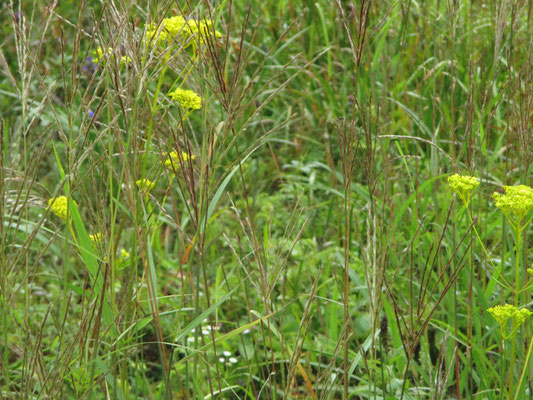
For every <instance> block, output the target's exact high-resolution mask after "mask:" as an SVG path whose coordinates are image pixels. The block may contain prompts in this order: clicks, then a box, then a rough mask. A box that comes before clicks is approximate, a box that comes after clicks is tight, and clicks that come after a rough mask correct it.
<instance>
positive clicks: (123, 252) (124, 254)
mask: <svg viewBox="0 0 533 400" xmlns="http://www.w3.org/2000/svg"><path fill="white" fill-rule="evenodd" d="M126 258H130V253H129V252H128V251H127V250H126V249H120V257H119V261H124V260H126Z"/></svg>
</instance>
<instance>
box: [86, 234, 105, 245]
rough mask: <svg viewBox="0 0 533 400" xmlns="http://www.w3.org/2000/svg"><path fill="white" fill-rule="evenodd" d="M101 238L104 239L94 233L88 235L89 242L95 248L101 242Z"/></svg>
mask: <svg viewBox="0 0 533 400" xmlns="http://www.w3.org/2000/svg"><path fill="white" fill-rule="evenodd" d="M103 238H104V237H103V235H102V234H101V233H94V234H91V235H89V239H91V242H93V245H95V246H98V245H99V244H100V243H101V242H102V240H103Z"/></svg>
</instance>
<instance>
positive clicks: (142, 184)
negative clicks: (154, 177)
mask: <svg viewBox="0 0 533 400" xmlns="http://www.w3.org/2000/svg"><path fill="white" fill-rule="evenodd" d="M135 184H136V185H137V187H138V188H139V189H140V190H141V191H142V192H143V193H148V192H149V191H150V190H152V189H153V188H154V186H155V183H154V182H152V181H151V180H149V179H139V180H138V181H136V182H135Z"/></svg>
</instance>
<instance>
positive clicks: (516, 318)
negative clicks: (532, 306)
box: [487, 304, 533, 339]
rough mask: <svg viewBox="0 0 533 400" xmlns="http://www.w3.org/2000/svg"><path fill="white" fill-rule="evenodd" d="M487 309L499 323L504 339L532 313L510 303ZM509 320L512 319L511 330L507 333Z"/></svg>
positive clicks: (512, 333)
mask: <svg viewBox="0 0 533 400" xmlns="http://www.w3.org/2000/svg"><path fill="white" fill-rule="evenodd" d="M487 311H488V312H489V313H490V314H491V315H492V317H493V318H494V319H495V320H496V322H497V323H498V325H500V331H501V333H502V336H503V338H504V339H508V338H509V337H511V336H512V335H514V333H515V332H516V331H517V330H518V328H519V327H520V325H522V324H523V323H524V322H525V321H526V319H528V318H529V316H530V315H531V314H533V312H531V311H529V310H528V309H527V308H522V309H520V310H519V309H518V308H516V307H515V306H513V305H511V304H505V305H503V306H500V305H498V306H494V307H491V308H489V309H487ZM509 320H512V332H511V333H510V334H509V335H507V333H506V326H507V322H508V321H509Z"/></svg>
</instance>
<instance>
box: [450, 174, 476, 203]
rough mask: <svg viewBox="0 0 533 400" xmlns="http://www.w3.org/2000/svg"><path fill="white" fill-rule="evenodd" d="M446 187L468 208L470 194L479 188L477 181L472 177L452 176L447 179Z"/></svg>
mask: <svg viewBox="0 0 533 400" xmlns="http://www.w3.org/2000/svg"><path fill="white" fill-rule="evenodd" d="M448 185H450V188H452V190H453V191H454V192H455V193H456V194H457V196H459V198H460V199H461V201H462V202H463V203H464V204H465V206H468V203H470V198H471V196H472V193H473V192H474V190H475V189H476V188H477V187H478V186H479V179H477V178H476V177H474V176H462V175H459V174H454V175H452V176H450V177H448Z"/></svg>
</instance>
